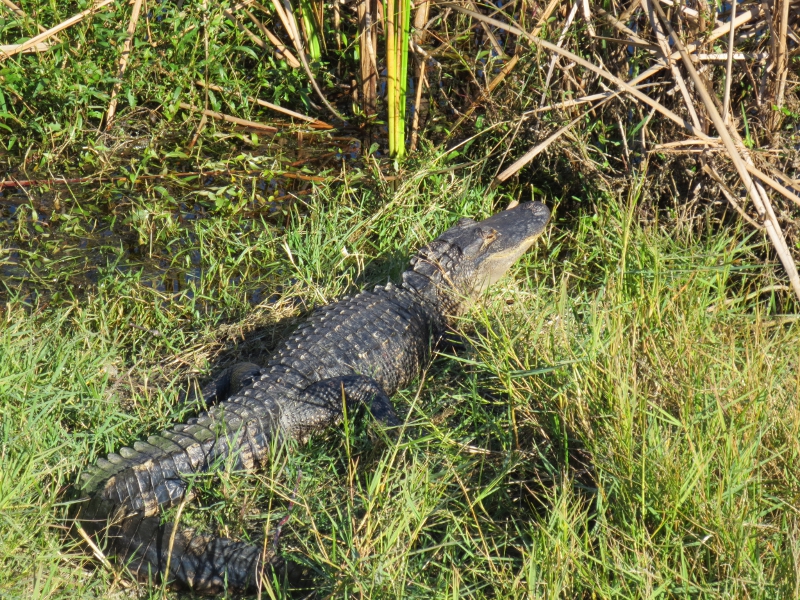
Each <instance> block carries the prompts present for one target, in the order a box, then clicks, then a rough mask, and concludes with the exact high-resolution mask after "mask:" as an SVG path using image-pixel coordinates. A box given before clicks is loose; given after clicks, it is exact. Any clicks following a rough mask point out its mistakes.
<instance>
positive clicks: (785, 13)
mask: <svg viewBox="0 0 800 600" xmlns="http://www.w3.org/2000/svg"><path fill="white" fill-rule="evenodd" d="M779 1H780V2H781V9H782V10H781V13H780V15H781V27H780V31H779V33H778V56H777V57H776V61H775V62H776V73H775V78H776V80H777V90H776V93H775V105H776V106H777V108H778V109H780V108H781V107H782V106H783V95H784V90H785V88H786V76H787V74H788V72H789V57H788V53H787V52H786V38H787V34H788V30H789V0H779ZM775 114H776V115H777V117H778V119H779V117H780V113H779V112H778V111H775ZM778 119H776V121H777V120H778Z"/></svg>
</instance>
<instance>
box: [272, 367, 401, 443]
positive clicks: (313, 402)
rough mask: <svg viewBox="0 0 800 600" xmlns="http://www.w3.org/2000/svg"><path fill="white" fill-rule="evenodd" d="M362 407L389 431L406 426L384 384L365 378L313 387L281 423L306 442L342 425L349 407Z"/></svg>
mask: <svg viewBox="0 0 800 600" xmlns="http://www.w3.org/2000/svg"><path fill="white" fill-rule="evenodd" d="M360 405H364V406H366V407H367V409H368V410H369V411H370V412H371V413H372V416H373V417H375V419H376V420H377V421H379V422H380V423H382V424H384V425H386V426H388V427H395V426H398V425H401V424H402V422H401V421H400V419H398V418H397V414H396V413H395V411H394V407H393V406H392V403H391V401H390V400H389V396H387V395H386V392H384V391H383V388H382V387H381V386H380V384H379V383H378V382H377V381H375V380H374V379H372V378H370V377H364V376H363V375H345V376H342V377H333V378H331V379H323V380H322V381H318V382H316V383H313V384H311V385H310V386H308V387H307V388H306V389H305V390H303V391H302V392H301V394H300V396H299V397H298V398H297V399H296V400H293V401H292V402H291V403H287V404H286V406H285V407H284V409H283V414H282V415H281V420H282V422H283V426H284V427H285V428H286V429H287V430H288V431H291V432H292V433H293V434H295V435H297V436H298V437H300V438H305V437H306V436H307V435H308V434H311V433H314V432H315V431H319V430H320V429H323V428H325V427H327V426H329V425H334V424H336V423H338V422H339V421H341V420H342V418H343V416H344V407H345V406H346V407H347V410H355V409H356V408H358V406H360Z"/></svg>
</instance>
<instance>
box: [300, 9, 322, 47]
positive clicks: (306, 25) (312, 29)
mask: <svg viewBox="0 0 800 600" xmlns="http://www.w3.org/2000/svg"><path fill="white" fill-rule="evenodd" d="M300 10H301V11H302V13H303V29H304V31H305V34H306V40H308V48H307V50H308V55H309V56H310V57H311V60H312V61H319V60H320V59H321V58H322V43H321V42H320V31H319V27H317V19H316V18H315V16H314V9H313V7H312V6H311V0H300Z"/></svg>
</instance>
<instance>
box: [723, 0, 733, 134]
mask: <svg viewBox="0 0 800 600" xmlns="http://www.w3.org/2000/svg"><path fill="white" fill-rule="evenodd" d="M735 19H736V1H735V0H734V2H732V3H731V21H734V20H735ZM735 35H736V27H734V26H732V27H731V30H730V32H729V35H728V63H727V65H726V67H725V93H724V96H723V99H722V120H723V121H724V122H725V124H726V125H728V124H729V123H730V114H729V112H730V108H731V79H732V77H731V76H732V75H733V51H734V40H735Z"/></svg>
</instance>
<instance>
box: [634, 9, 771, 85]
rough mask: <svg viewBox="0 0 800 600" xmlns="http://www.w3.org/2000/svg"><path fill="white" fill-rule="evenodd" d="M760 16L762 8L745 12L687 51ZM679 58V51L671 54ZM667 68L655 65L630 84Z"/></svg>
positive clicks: (660, 64) (671, 56) (689, 46)
mask: <svg viewBox="0 0 800 600" xmlns="http://www.w3.org/2000/svg"><path fill="white" fill-rule="evenodd" d="M760 14H761V9H760V8H751V9H750V10H748V11H745V12H743V13H742V14H741V15H739V16H738V17H736V19H734V20H733V21H730V22H728V23H725V24H724V25H722V26H720V27H717V28H716V29H714V30H713V31H712V32H711V33H710V34H708V36H707V37H706V38H705V39H704V40H703V41H702V42H692V43H691V44H689V45H687V46H686V51H687V52H688V53H689V54H691V53H692V52H694V51H696V50H697V49H699V48H700V47H701V46H702V45H703V44H707V43H711V42H713V41H715V40H718V39H719V38H721V37H722V36H724V35H725V34H726V33H728V32H729V31H730V29H731V26H733V27H740V26H742V25H744V24H745V23H747V22H748V21H749V20H750V19H752V18H753V17H757V16H758V15H760ZM679 57H680V52H678V51H675V52H673V53H672V54H670V60H676V59H677V58H679ZM665 66H666V64H664V63H657V64H655V65H653V66H652V67H650V68H649V69H647V70H646V71H644V72H643V73H641V74H639V75H638V76H636V77H634V78H633V79H631V80H630V81H629V82H628V83H629V84H630V85H635V84H637V83H639V82H642V81H644V80H645V79H648V78H650V77H652V76H653V75H655V74H656V73H658V72H659V71H661V69H663V68H664V67H665Z"/></svg>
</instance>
